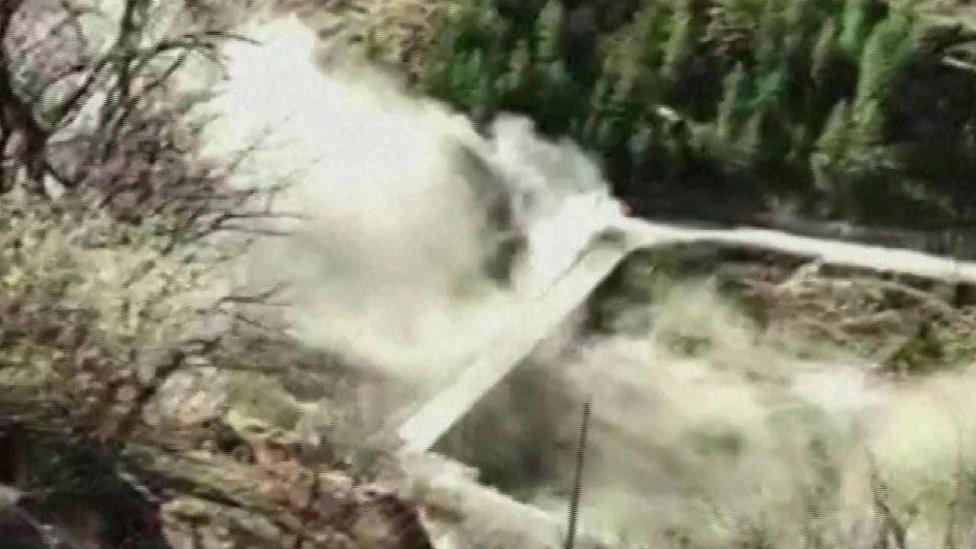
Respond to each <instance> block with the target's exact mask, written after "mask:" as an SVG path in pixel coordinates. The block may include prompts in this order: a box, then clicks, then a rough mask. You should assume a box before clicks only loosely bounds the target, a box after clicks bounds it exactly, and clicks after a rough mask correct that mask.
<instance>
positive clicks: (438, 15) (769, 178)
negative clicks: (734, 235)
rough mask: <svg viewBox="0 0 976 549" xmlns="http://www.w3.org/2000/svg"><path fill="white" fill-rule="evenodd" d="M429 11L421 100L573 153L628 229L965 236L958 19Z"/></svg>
mask: <svg viewBox="0 0 976 549" xmlns="http://www.w3.org/2000/svg"><path fill="white" fill-rule="evenodd" d="M433 4H434V5H435V6H437V5H438V4H441V5H440V6H439V7H435V8H434V9H431V10H430V12H431V13H432V14H433V15H432V16H431V17H430V20H431V21H432V22H431V23H429V24H430V28H429V29H428V30H427V33H428V36H427V42H428V43H427V44H425V45H424V47H423V48H422V50H423V51H421V52H420V53H417V52H413V53H414V57H422V60H421V61H420V62H419V63H417V62H413V63H412V65H413V66H414V71H413V72H414V76H415V81H416V82H417V84H418V85H419V86H420V87H422V89H423V90H425V91H426V92H428V93H430V94H432V95H433V96H435V97H438V98H441V99H444V100H446V101H449V102H450V103H452V104H454V105H456V106H458V107H460V108H461V109H463V110H464V111H465V112H468V113H470V114H471V115H472V116H473V117H475V118H476V119H478V120H481V121H482V122H484V121H488V120H490V119H491V118H492V117H493V116H494V115H496V114H497V113H499V112H502V111H514V112H518V113H524V114H528V115H530V116H531V117H532V118H533V119H534V120H535V121H536V123H537V124H538V128H539V129H540V131H542V132H544V133H545V134H548V135H551V136H570V137H572V138H574V139H575V140H577V141H578V142H580V143H582V144H583V145H584V146H585V147H586V148H587V149H588V150H590V151H592V152H593V153H594V154H595V155H596V156H597V157H598V158H599V159H600V160H601V161H602V165H603V167H604V170H605V172H606V174H607V175H608V177H609V179H610V180H611V181H612V183H613V185H614V188H615V190H616V193H617V194H618V195H619V196H621V197H623V198H624V199H625V200H627V201H628V202H629V203H630V204H631V205H632V206H633V207H635V208H636V209H637V210H639V211H640V210H643V209H647V208H650V210H649V212H654V213H662V212H666V211H667V210H668V208H672V210H673V211H672V212H670V213H675V214H678V215H679V216H681V217H684V218H696V217H697V218H708V217H718V218H726V219H728V217H729V215H730V214H731V213H732V212H733V211H735V212H736V213H737V217H738V218H740V219H741V218H747V217H748V215H749V213H750V212H752V213H755V212H762V211H765V212H770V211H776V212H783V211H786V212H799V213H801V214H803V215H806V216H812V217H816V218H830V219H841V220H847V221H852V222H856V223H863V224H874V225H888V226H902V227H909V226H911V227H916V228H926V229H943V228H946V227H961V226H965V225H967V224H969V223H970V222H971V221H972V218H973V215H974V213H973V211H972V209H973V205H974V204H976V201H974V198H976V195H974V189H976V188H974V186H973V185H972V182H971V174H972V173H974V167H976V137H974V131H976V125H974V124H976V118H974V117H976V94H974V93H973V92H974V91H976V66H974V65H973V64H972V41H973V40H974V39H976V29H974V28H973V27H972V25H971V24H970V23H969V21H968V20H967V18H966V17H965V12H964V11H963V10H965V8H960V7H958V6H944V5H937V4H935V3H933V2H925V1H918V0H891V1H882V0H771V1H756V0H666V1H653V2H649V1H645V2H639V1H628V2H600V1H570V0H564V1H560V0H549V1H541V0H536V1H528V2H513V1H507V0H470V1H463V2H441V3H433ZM366 38H367V43H370V44H371V46H372V47H373V52H374V53H381V52H382V51H383V50H382V48H381V47H380V46H378V45H377V43H379V42H381V41H380V40H378V39H376V38H377V35H376V34H373V35H370V34H368V33H367V36H366ZM369 38H374V39H376V40H372V41H370V40H369ZM415 49H416V48H415ZM409 50H410V48H405V51H404V56H403V57H404V58H405V59H408V60H411V59H410V58H411V55H410V54H411V52H410V51H409ZM411 61H416V60H415V59H413V60H411ZM418 67H419V68H418Z"/></svg>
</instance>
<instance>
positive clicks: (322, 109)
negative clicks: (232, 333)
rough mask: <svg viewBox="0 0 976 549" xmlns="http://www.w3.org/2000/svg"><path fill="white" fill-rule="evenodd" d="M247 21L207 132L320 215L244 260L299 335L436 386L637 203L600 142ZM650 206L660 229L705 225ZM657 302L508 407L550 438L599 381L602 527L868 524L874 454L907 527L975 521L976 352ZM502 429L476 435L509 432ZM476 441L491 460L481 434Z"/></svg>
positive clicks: (249, 276) (784, 535) (935, 530)
mask: <svg viewBox="0 0 976 549" xmlns="http://www.w3.org/2000/svg"><path fill="white" fill-rule="evenodd" d="M251 33H252V34H253V35H254V36H255V37H256V38H257V39H258V40H259V41H260V44H259V45H251V44H246V43H235V44H231V45H228V46H227V48H226V51H225V54H226V56H227V59H226V64H227V75H226V79H223V80H220V81H218V82H215V83H207V84H206V85H207V86H211V85H212V86H214V88H215V89H216V90H217V91H218V92H219V95H218V96H217V98H216V99H215V100H214V101H213V103H212V105H211V107H210V108H211V109H212V110H213V113H214V114H216V115H217V116H218V119H217V121H216V122H214V123H213V124H211V125H210V127H209V129H208V133H207V140H208V143H209V148H210V152H212V153H214V154H232V152H233V151H236V150H240V149H242V148H246V147H247V146H248V145H249V144H251V143H257V144H258V146H257V147H256V148H255V149H254V150H253V152H252V153H251V154H250V155H249V156H248V158H247V161H246V162H244V163H243V164H242V168H241V170H240V171H239V172H238V173H237V175H236V176H235V182H236V183H238V184H241V185H253V184H256V185H272V184H277V183H281V182H283V183H287V184H288V186H287V189H286V190H285V191H284V192H283V193H282V194H281V195H280V197H279V200H278V201H277V203H276V207H277V208H278V209H279V210H281V211H286V212H292V213H295V214H298V215H299V216H300V217H301V218H302V220H301V221H295V222H291V223H289V224H288V225H287V228H288V229H289V230H290V231H291V235H290V236H288V237H283V238H269V239H264V240H261V241H259V242H257V244H256V245H255V246H254V248H253V249H252V252H251V253H250V255H249V256H248V258H247V261H246V262H245V264H243V265H242V277H243V279H245V280H246V281H247V282H249V283H254V284H260V285H267V284H271V283H274V282H286V283H287V285H288V286H287V290H286V296H285V297H286V298H287V299H288V300H289V302H290V303H291V305H290V307H289V308H288V309H287V311H286V313H285V314H286V316H287V320H288V321H289V322H290V324H291V325H292V326H293V331H294V334H295V335H296V336H297V337H299V338H300V339H301V340H303V341H305V342H307V343H309V344H312V345H317V346H321V347H325V348H328V349H331V350H333V351H337V352H341V353H343V354H345V355H346V356H347V357H349V358H350V359H353V360H357V361H361V362H362V363H364V364H369V365H371V366H373V367H375V368H381V369H383V370H384V371H386V372H387V373H389V374H390V375H391V376H392V377H394V378H398V379H402V380H404V381H405V382H410V383H413V384H415V385H416V386H419V387H427V388H428V389H429V393H428V394H427V396H430V395H432V394H434V393H435V392H437V390H439V389H440V388H441V387H443V386H444V383H445V382H446V380H450V379H451V378H452V377H453V376H455V375H457V374H458V373H459V371H460V370H461V369H462V368H463V367H464V366H465V365H466V364H468V363H469V361H470V360H471V359H472V358H473V357H475V356H477V355H479V354H480V353H483V352H485V350H486V347H487V346H489V345H504V341H505V340H504V339H499V334H504V333H505V330H506V329H509V327H510V326H512V325H513V323H515V321H516V320H517V319H518V318H520V317H521V316H524V315H525V311H526V308H527V307H528V304H529V303H531V302H533V300H534V299H535V298H537V297H538V296H540V295H542V294H544V292H545V289H546V288H547V287H549V286H550V285H551V284H553V283H554V282H555V281H556V280H558V279H559V278H560V276H561V275H562V274H563V273H565V272H566V271H567V269H570V268H571V267H572V265H573V264H574V262H575V261H576V260H577V258H578V256H579V254H580V253H581V251H583V250H584V248H585V247H586V245H587V243H589V242H590V240H591V238H592V237H593V236H594V235H595V234H596V233H597V232H598V231H600V230H602V229H604V228H606V227H607V226H618V227H624V228H627V227H631V226H632V223H631V222H626V221H624V220H622V219H621V217H620V209H619V208H618V206H617V205H616V204H615V202H614V201H613V200H612V199H611V198H610V197H609V194H608V191H607V186H606V185H605V183H604V182H603V180H602V178H601V177H600V172H599V170H598V169H597V168H596V167H595V164H594V163H592V162H591V161H590V160H589V159H588V158H587V157H586V155H585V154H583V153H582V152H581V151H580V150H579V149H578V148H577V147H575V146H574V145H572V144H571V143H568V142H559V143H554V142H550V141H546V140H544V139H542V138H540V137H538V136H537V135H536V134H535V133H534V132H533V129H532V126H531V124H530V123H529V122H528V121H526V120H524V119H521V118H517V117H503V118H502V119H500V120H499V121H498V122H497V123H496V124H495V125H494V126H493V127H492V128H491V130H490V131H489V135H488V136H487V137H486V136H482V135H479V134H478V133H477V132H476V131H475V130H474V129H473V128H472V126H471V124H470V123H469V122H468V121H467V119H465V118H464V117H463V116H461V115H459V114H457V113H454V112H452V111H451V110H450V109H449V108H447V107H445V106H444V105H441V104H439V103H437V102H434V101H432V100H429V99H425V98H420V97H415V96H413V95H411V94H408V93H406V92H405V91H404V90H403V89H402V87H401V86H400V84H399V83H398V82H397V80H395V79H394V78H392V77H389V76H388V75H385V74H383V73H381V72H379V71H377V70H374V69H372V68H370V67H368V66H366V65H363V64H357V63H352V62H349V63H340V64H337V65H333V66H329V67H323V66H322V65H321V64H320V63H318V62H316V61H315V56H313V51H314V50H315V49H316V48H317V47H318V46H317V44H316V40H315V37H314V34H313V33H312V32H311V31H310V30H308V29H306V28H305V27H303V26H302V25H301V24H300V23H299V22H298V21H297V20H294V19H288V18H284V19H277V20H274V21H272V22H268V23H263V24H260V25H257V26H255V27H254V28H252V29H251ZM462 151H467V152H462ZM472 155H473V156H474V157H475V158H477V159H478V164H479V165H481V166H482V168H479V169H482V170H487V172H486V173H488V174H489V175H490V177H489V179H490V183H491V185H494V186H495V187H494V188H495V190H496V191H497V192H496V193H495V195H498V196H503V197H505V200H506V201H507V205H508V207H509V208H510V209H511V212H512V218H513V223H512V225H513V226H515V227H517V228H518V230H520V231H522V234H523V235H524V236H525V239H526V246H525V250H524V252H523V253H522V254H520V255H517V256H516V257H515V259H514V261H513V262H512V265H511V274H512V276H511V280H509V281H503V282H501V283H500V282H499V281H498V280H495V279H492V278H491V277H489V276H487V275H486V273H485V271H484V268H483V266H484V263H485V260H486V257H490V256H491V254H493V253H494V251H493V250H494V248H493V247H492V244H491V243H492V242H493V238H494V237H495V236H496V232H497V231H496V229H495V227H494V226H493V223H492V219H491V216H490V214H489V210H491V208H492V204H490V203H489V202H486V200H485V198H484V196H485V195H484V193H482V192H480V191H478V188H477V185H474V184H473V183H472V181H471V177H472V176H471V170H470V168H471V166H470V161H471V156H472ZM641 227H642V228H640V229H639V230H637V229H635V230H636V232H637V233H640V234H643V236H639V238H644V239H647V242H649V243H650V242H653V241H655V240H654V239H659V240H660V239H665V240H667V239H669V238H670V239H677V240H681V239H692V237H693V236H694V235H692V234H691V233H689V232H682V231H680V230H677V229H669V228H666V227H651V226H644V225H641ZM641 231H644V232H643V233H641ZM709 234H710V237H711V238H712V239H718V240H721V239H723V238H729V239H733V238H747V239H748V238H756V239H759V240H762V239H767V240H768V239H769V238H771V237H769V236H768V235H756V234H752V233H749V234H745V235H744V236H743V233H736V232H735V231H710V232H709ZM750 235H751V236H750ZM781 240H782V242H780V244H781V245H782V246H784V247H789V246H793V245H796V246H800V247H803V246H804V245H805V244H803V243H802V242H801V243H797V242H795V241H794V240H790V239H789V238H786V237H783V238H782V239H781ZM828 248H829V246H828ZM831 250H833V252H831ZM857 250H859V253H858V252H857ZM834 252H836V254H840V255H843V254H850V255H852V256H858V257H857V260H858V261H870V257H871V254H872V253H877V254H879V255H878V257H880V258H882V259H879V261H882V262H885V261H887V262H889V263H890V264H891V265H890V266H891V267H893V268H902V267H904V268H905V269H912V268H928V267H931V268H932V269H936V270H937V267H939V265H941V263H939V264H938V265H936V263H938V262H937V261H936V262H935V263H932V264H931V265H930V264H929V263H925V261H928V260H927V259H926V260H925V261H922V260H921V259H919V257H918V256H899V255H897V254H894V255H892V254H890V253H888V254H887V255H886V254H885V253H883V252H879V251H877V250H874V249H869V248H860V249H859V248H857V247H853V248H850V247H848V248H845V247H840V248H837V249H833V248H830V249H827V250H826V251H824V253H825V254H828V255H829V254H830V253H834ZM892 258H894V259H892ZM933 261H934V260H933ZM899 262H901V264H899ZM905 262H911V264H907V263H905ZM932 265H935V266H932ZM576 297H577V298H581V297H585V296H576ZM655 305H656V307H655V311H656V312H655V313H654V316H653V322H652V323H651V325H650V326H651V327H650V328H648V329H646V330H644V331H643V332H636V333H621V334H617V335H610V336H601V337H596V338H588V339H586V340H585V341H575V340H574V339H573V336H572V334H573V332H572V330H570V331H567V332H565V334H569V335H565V336H564V337H563V338H562V339H560V338H558V337H557V338H556V340H557V341H558V343H559V344H558V345H555V347H557V348H558V349H556V350H551V351H548V352H537V353H536V354H535V356H534V357H533V358H532V360H530V361H529V363H528V364H526V365H524V367H528V368H536V369H537V371H538V372H541V374H540V375H542V376H543V380H544V381H543V382H542V385H546V386H549V387H550V388H556V389H553V390H552V392H551V394H552V395H553V400H552V401H549V400H546V399H545V398H539V396H540V395H543V396H544V395H545V393H533V392H531V391H529V392H528V393H525V395H527V396H526V397H525V398H534V399H536V400H534V401H533V402H532V403H531V406H526V405H523V406H520V407H518V410H519V411H518V413H515V412H514V411H513V412H512V413H511V414H510V415H509V417H508V418H504V417H501V418H499V416H497V415H496V416H494V417H495V418H496V419H497V420H498V421H506V420H507V421H514V422H530V421H531V422H533V425H538V426H541V427H539V428H541V429H551V431H550V432H539V431H534V432H532V439H533V440H534V441H536V443H538V444H548V443H549V441H550V439H551V441H552V442H553V444H555V442H556V441H557V439H559V438H560V437H561V436H562V435H563V434H564V433H565V432H571V431H572V429H573V428H574V426H575V424H576V416H575V414H574V413H573V410H574V408H572V406H571V405H572V404H574V403H581V402H582V401H583V400H584V399H586V398H592V401H593V407H594V421H593V424H592V429H591V432H592V443H591V445H590V450H589V452H590V455H589V461H588V462H587V469H586V477H585V478H586V489H585V492H584V500H583V501H584V503H583V523H584V525H585V526H586V527H588V528H591V529H594V530H599V531H601V532H605V533H608V534H610V535H617V536H620V537H621V540H625V539H629V540H631V542H632V543H633V544H634V545H633V546H635V547H639V546H643V545H641V544H642V543H644V542H645V540H653V541H652V542H653V543H664V540H671V542H672V543H674V544H675V545H674V546H675V547H731V546H739V545H732V544H734V543H739V542H737V541H735V540H737V539H745V538H744V537H743V536H746V537H747V536H750V535H751V536H766V538H765V539H768V540H769V543H770V544H772V545H769V546H775V547H804V546H805V545H803V543H804V542H803V540H804V539H813V537H817V536H819V537H818V539H822V540H823V545H821V546H823V547H851V546H854V545H853V544H855V543H859V541H858V540H862V539H868V538H870V531H871V528H872V527H873V526H872V525H873V524H875V523H876V517H875V516H874V513H875V506H874V503H873V502H872V500H873V494H872V493H871V490H870V487H871V485H872V481H871V477H872V474H873V473H872V470H874V471H876V472H877V474H878V475H881V476H882V477H883V479H884V481H885V483H886V486H887V488H886V489H887V491H888V497H890V501H891V506H892V509H893V510H892V512H893V513H896V514H898V516H899V517H901V519H902V520H904V521H905V523H906V524H908V525H909V530H908V539H909V541H910V542H911V545H910V546H912V547H936V546H939V544H941V543H942V542H943V540H944V536H945V534H944V532H945V531H946V529H947V528H948V529H955V530H959V531H966V532H968V531H969V527H970V526H971V520H972V518H973V516H974V515H973V509H974V501H973V496H972V494H971V493H968V492H967V493H963V492H964V491H962V490H960V489H959V488H958V486H959V484H958V481H959V478H961V476H965V475H968V474H969V471H970V469H968V465H969V464H972V463H976V461H974V460H973V459H972V458H973V457H974V454H973V450H974V448H973V438H972V436H973V435H976V407H974V406H973V404H976V402H974V401H976V396H974V395H976V378H974V377H973V376H972V375H970V373H969V372H968V371H966V370H964V371H958V372H954V373H946V374H944V375H941V376H935V377H932V378H929V379H927V380H924V381H918V382H913V383H911V384H902V385H898V386H894V385H892V386H883V385H877V384H874V385H872V384H869V383H867V382H866V377H865V375H866V372H865V368H864V366H865V365H863V364H860V363H859V362H858V360H857V359H856V358H853V357H851V358H849V359H843V360H840V359H838V360H837V361H834V362H827V363H810V362H804V361H801V360H798V359H796V358H795V357H793V356H791V355H789V354H787V353H786V352H785V351H781V350H777V349H773V348H770V347H768V346H765V345H764V344H763V343H762V340H761V338H759V337H758V336H757V333H756V332H755V329H754V328H753V327H752V326H751V325H750V324H749V323H748V322H746V321H745V320H744V319H745V315H744V314H742V313H741V312H740V311H737V310H736V309H735V308H734V307H733V306H731V305H730V304H729V303H727V302H725V301H723V300H722V298H721V297H720V296H718V295H716V294H715V293H714V292H712V291H710V290H708V289H707V288H705V287H702V286H693V285H692V286H682V287H679V288H677V289H675V290H673V291H671V292H670V293H668V294H666V295H664V296H662V297H661V299H660V302H659V303H656V304H655ZM675 330H677V331H684V332H693V333H694V334H695V335H696V336H698V337H701V338H705V339H708V340H709V341H711V342H712V344H711V346H710V349H709V351H708V352H706V353H704V354H701V355H698V356H695V357H687V356H682V355H679V354H677V353H675V352H673V351H672V350H670V349H669V348H668V346H667V345H665V344H663V343H662V334H663V333H668V332H674V331H675ZM560 333H561V334H562V333H564V332H560ZM557 335H558V334H557ZM567 349H570V350H571V351H567ZM536 383H539V382H538V381H536ZM556 393H558V394H556ZM550 402H552V403H553V406H549V404H550ZM556 402H558V403H559V405H558V406H557V405H556V404H555V403H556ZM523 404H524V403H523ZM526 414H528V415H526ZM538 418H543V419H544V420H540V421H535V420H536V419H538ZM498 432H499V433H501V435H504V433H505V432H507V431H505V430H504V429H499V430H498ZM493 434H494V433H492V432H485V433H483V436H482V440H481V441H480V442H477V443H476V442H473V441H472V442H471V444H472V445H475V444H480V445H484V446H491V445H492V441H491V440H488V439H489V438H490V437H491V436H492V435H493ZM501 446H504V445H503V444H502V445H501ZM472 448H473V450H474V454H475V461H477V458H478V456H477V454H478V450H479V448H481V446H472ZM513 452H516V450H513ZM516 453H517V452H516ZM511 463H513V464H514V463H517V460H513V461H511ZM559 463H560V465H559V466H563V465H565V462H559ZM871 463H874V464H875V466H876V469H872V468H871V467H869V464H871ZM959 464H962V465H959ZM512 467H513V468H517V467H518V465H512ZM514 473H515V472H514V471H513V474H514ZM556 477H559V475H556ZM543 484H544V483H543ZM529 488H531V489H528V490H525V491H524V492H525V493H524V494H522V495H521V496H520V497H524V498H526V499H528V500H531V501H533V502H535V503H537V504H538V505H540V506H542V507H544V508H547V509H551V510H553V512H554V513H560V514H561V513H562V512H563V507H564V505H565V501H566V500H565V494H564V493H563V492H560V491H559V490H558V488H560V487H559V486H556V485H552V486H545V485H540V486H531V487H529ZM485 512H486V513H488V512H490V510H485ZM814 530H815V531H816V532H817V533H816V536H815V535H814V534H812V533H810V532H812V531H814ZM757 532H759V533H757ZM804 536H805V537H804ZM681 540H686V543H685V542H682V541H681ZM621 543H625V541H621ZM647 543H651V542H647ZM681 543H685V545H682V544H681ZM742 543H744V542H742ZM655 546H659V545H655ZM742 546H744V547H745V546H746V545H742ZM749 547H751V546H749Z"/></svg>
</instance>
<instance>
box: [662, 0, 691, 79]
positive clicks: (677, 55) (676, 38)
mask: <svg viewBox="0 0 976 549" xmlns="http://www.w3.org/2000/svg"><path fill="white" fill-rule="evenodd" d="M694 47H695V37H694V29H693V21H692V17H691V14H690V13H688V11H687V9H679V10H677V11H675V12H674V14H673V16H672V18H671V29H670V34H669V36H668V40H667V43H666V44H665V45H664V58H663V67H662V70H663V73H664V74H665V75H666V76H667V77H668V78H670V79H671V80H677V79H678V77H679V75H680V73H681V68H682V66H684V64H685V62H686V61H687V60H688V58H689V57H691V55H692V54H693V53H694Z"/></svg>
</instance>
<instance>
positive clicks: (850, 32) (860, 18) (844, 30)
mask: <svg viewBox="0 0 976 549" xmlns="http://www.w3.org/2000/svg"><path fill="white" fill-rule="evenodd" d="M867 1H868V0H847V1H846V2H844V9H843V12H842V14H841V28H840V36H839V40H838V45H839V46H840V48H841V51H843V52H844V53H846V54H847V55H849V56H850V57H857V53H858V52H859V51H861V46H862V44H864V42H865V40H867V37H868V33H869V32H870V30H871V25H870V21H868V17H867V6H866V3H867Z"/></svg>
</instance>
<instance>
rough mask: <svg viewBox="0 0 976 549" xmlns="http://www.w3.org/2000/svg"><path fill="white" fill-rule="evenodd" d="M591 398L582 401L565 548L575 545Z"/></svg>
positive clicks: (570, 548) (569, 548)
mask: <svg viewBox="0 0 976 549" xmlns="http://www.w3.org/2000/svg"><path fill="white" fill-rule="evenodd" d="M591 401H592V399H587V400H586V402H584V403H583V422H582V423H581V424H580V433H579V444H578V445H577V447H576V470H575V471H574V475H573V491H572V494H571V495H570V499H569V528H568V530H569V531H568V532H567V533H566V545H565V549H573V548H574V547H575V546H576V524H577V521H578V519H579V505H580V495H581V494H582V491H583V466H584V463H585V461H586V435H587V431H589V429H590V408H591Z"/></svg>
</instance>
